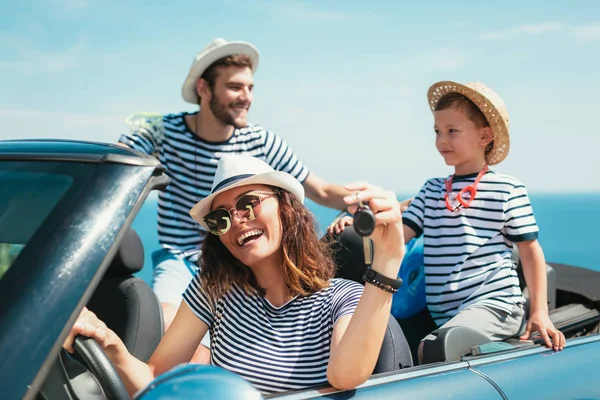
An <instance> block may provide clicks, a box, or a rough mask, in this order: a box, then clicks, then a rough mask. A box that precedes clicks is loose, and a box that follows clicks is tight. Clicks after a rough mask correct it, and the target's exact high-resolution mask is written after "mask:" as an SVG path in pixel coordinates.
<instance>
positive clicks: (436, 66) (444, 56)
mask: <svg viewBox="0 0 600 400" xmlns="http://www.w3.org/2000/svg"><path fill="white" fill-rule="evenodd" d="M427 58H430V62H428V64H429V65H430V66H431V67H432V69H433V70H435V71H451V70H455V69H458V68H460V67H462V66H463V65H464V64H465V59H466V57H465V55H464V53H463V52H462V51H461V50H458V49H439V50H437V51H436V52H435V53H431V54H430V55H428V56H427Z"/></svg>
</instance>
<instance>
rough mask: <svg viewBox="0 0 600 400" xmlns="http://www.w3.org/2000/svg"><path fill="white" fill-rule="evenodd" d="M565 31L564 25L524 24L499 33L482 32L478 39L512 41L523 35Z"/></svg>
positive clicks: (551, 23)
mask: <svg viewBox="0 0 600 400" xmlns="http://www.w3.org/2000/svg"><path fill="white" fill-rule="evenodd" d="M564 29H565V25H564V24H562V23H558V22H546V23H539V24H526V25H518V26H513V27H511V28H508V29H503V30H499V31H490V32H482V33H481V34H480V35H479V37H480V38H481V39H483V40H505V39H514V38H517V37H520V36H525V35H542V34H544V33H550V32H558V31H562V30H564Z"/></svg>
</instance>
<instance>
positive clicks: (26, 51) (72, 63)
mask: <svg viewBox="0 0 600 400" xmlns="http://www.w3.org/2000/svg"><path fill="white" fill-rule="evenodd" d="M88 45H89V39H88V36H87V35H85V34H83V35H80V36H79V38H78V39H77V41H76V42H75V43H74V44H72V45H71V46H69V47H67V48H65V49H62V50H56V51H49V50H40V49H39V48H37V47H35V46H34V45H32V44H31V41H30V40H28V39H27V38H25V37H9V36H4V37H0V51H3V52H7V51H10V52H12V53H16V55H15V57H14V58H13V59H11V60H10V61H0V71H3V72H9V73H10V72H13V73H19V74H26V75H33V74H38V73H50V74H54V73H60V72H64V71H67V70H70V69H73V68H75V67H76V66H77V65H78V60H79V59H80V57H81V54H82V53H83V52H84V51H85V49H86V48H87V47H88Z"/></svg>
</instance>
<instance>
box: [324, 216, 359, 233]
mask: <svg viewBox="0 0 600 400" xmlns="http://www.w3.org/2000/svg"><path fill="white" fill-rule="evenodd" d="M353 220H354V219H353V218H352V217H351V216H349V215H344V216H343V217H341V218H338V219H336V220H335V221H333V222H332V223H331V225H329V226H328V227H327V233H328V234H330V235H333V234H336V235H339V234H340V233H342V232H343V231H344V229H346V227H347V226H350V225H352V222H353Z"/></svg>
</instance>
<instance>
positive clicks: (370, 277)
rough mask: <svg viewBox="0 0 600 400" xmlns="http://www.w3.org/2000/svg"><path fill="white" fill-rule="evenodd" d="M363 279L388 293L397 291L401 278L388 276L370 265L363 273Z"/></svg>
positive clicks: (400, 284)
mask: <svg viewBox="0 0 600 400" xmlns="http://www.w3.org/2000/svg"><path fill="white" fill-rule="evenodd" d="M363 280H364V281H365V282H367V283H370V284H372V285H375V286H377V287H378V288H380V289H383V290H385V291H386V292H390V293H396V292H398V289H399V288H400V286H402V279H401V278H397V279H393V278H388V277H387V276H385V275H382V274H380V273H379V272H377V271H375V270H373V269H372V268H371V267H370V266H369V267H367V269H366V271H365V274H364V275H363Z"/></svg>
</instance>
